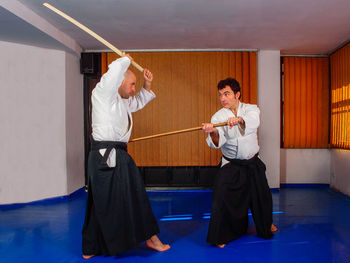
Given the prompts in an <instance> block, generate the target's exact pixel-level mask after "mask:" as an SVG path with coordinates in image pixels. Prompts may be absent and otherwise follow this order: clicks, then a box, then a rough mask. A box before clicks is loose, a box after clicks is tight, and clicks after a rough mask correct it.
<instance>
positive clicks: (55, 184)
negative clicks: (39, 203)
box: [0, 42, 84, 204]
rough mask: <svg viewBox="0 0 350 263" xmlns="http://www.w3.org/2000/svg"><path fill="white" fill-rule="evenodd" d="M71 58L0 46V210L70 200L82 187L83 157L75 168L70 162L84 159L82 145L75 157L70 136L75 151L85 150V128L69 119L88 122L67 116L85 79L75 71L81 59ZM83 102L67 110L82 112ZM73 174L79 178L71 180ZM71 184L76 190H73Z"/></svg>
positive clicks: (78, 101) (14, 45)
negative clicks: (14, 205) (67, 197)
mask: <svg viewBox="0 0 350 263" xmlns="http://www.w3.org/2000/svg"><path fill="white" fill-rule="evenodd" d="M71 56H72V55H67V54H66V53H65V52H63V51H57V50H50V49H43V48H37V47H32V46H26V45H20V44H14V43H7V42H0V57H1V61H0V74H1V75H0V79H1V96H0V123H1V129H0V142H1V151H0V165H1V172H0V204H6V203H21V202H30V201H33V200H39V199H44V198H49V197H55V196H62V195H67V194H68V193H70V192H71V191H73V190H76V189H78V188H79V187H81V186H83V183H80V182H83V180H84V178H83V169H82V168H81V167H82V165H81V160H80V159H79V158H82V157H79V158H77V159H79V160H78V162H77V164H74V165H71V161H67V158H68V160H70V159H71V158H72V156H73V158H74V156H77V154H78V152H80V155H81V156H83V155H84V153H83V146H82V145H81V146H80V149H77V152H74V153H72V154H70V153H71V150H70V148H69V147H67V144H66V133H67V134H70V136H73V137H74V138H75V139H76V140H77V142H75V145H77V144H78V145H79V144H82V143H81V142H80V139H79V136H80V137H83V133H82V131H80V129H81V127H80V126H81V125H82V124H81V125H80V124H77V125H76V126H77V127H75V126H74V127H73V128H72V127H71V125H72V120H70V121H68V122H66V116H70V114H72V116H76V115H78V117H74V118H75V121H76V122H78V123H79V122H82V121H83V118H82V116H80V115H81V113H78V114H77V113H75V112H72V113H68V112H67V113H66V97H67V96H68V94H69V92H70V93H74V94H76V91H71V89H72V88H73V86H76V85H78V86H77V87H74V88H76V89H78V90H79V91H80V90H81V89H82V81H81V76H80V74H79V75H76V70H72V68H74V67H75V66H76V65H77V63H78V61H79V59H78V58H72V57H71ZM67 64H68V65H69V68H68V67H67ZM67 69H68V71H69V70H72V72H71V73H69V72H67ZM71 81H72V82H71ZM67 83H70V84H69V85H67ZM68 89H69V92H67V95H66V90H68ZM79 96H81V95H77V94H76V95H73V96H72V100H71V101H70V103H77V105H76V106H74V107H73V106H70V107H67V109H68V110H69V111H70V110H73V109H75V107H80V108H82V104H80V105H78V103H81V100H82V99H81V97H80V99H79V98H77V97H79ZM67 105H68V104H67ZM81 110H82V109H80V112H81ZM80 133H81V134H80ZM68 137H69V136H68ZM68 137H67V138H68ZM67 143H71V140H68V139H67ZM67 151H68V153H69V154H67ZM73 162H74V161H73ZM72 167H73V168H72ZM79 169H81V171H79ZM71 173H76V174H74V176H73V175H71V176H69V177H68V176H67V174H71ZM78 173H80V174H79V175H78ZM78 176H80V177H81V179H80V180H78V179H77V177H78ZM72 182H73V187H68V185H69V184H71V183H72ZM78 185H79V186H78ZM68 189H69V191H70V192H69V191H68Z"/></svg>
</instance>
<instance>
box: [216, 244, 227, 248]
mask: <svg viewBox="0 0 350 263" xmlns="http://www.w3.org/2000/svg"><path fill="white" fill-rule="evenodd" d="M216 246H217V247H219V248H224V247H225V246H226V244H218V245H216Z"/></svg>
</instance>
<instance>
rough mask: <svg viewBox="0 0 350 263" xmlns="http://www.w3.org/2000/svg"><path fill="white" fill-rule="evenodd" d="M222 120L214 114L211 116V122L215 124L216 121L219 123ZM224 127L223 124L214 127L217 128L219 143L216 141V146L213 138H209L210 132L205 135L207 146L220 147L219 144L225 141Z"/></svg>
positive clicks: (221, 144)
mask: <svg viewBox="0 0 350 263" xmlns="http://www.w3.org/2000/svg"><path fill="white" fill-rule="evenodd" d="M220 122H222V121H220V120H219V119H218V118H217V116H216V115H215V114H214V116H213V117H212V118H211V123H213V124H217V123H220ZM224 127H225V126H221V127H216V129H217V130H218V133H219V143H218V146H216V145H215V144H214V143H213V140H212V139H211V137H210V134H208V137H207V144H208V146H209V147H211V148H214V149H219V148H221V146H223V145H224V144H225V143H226V141H227V140H226V137H225V132H224Z"/></svg>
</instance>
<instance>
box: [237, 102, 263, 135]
mask: <svg viewBox="0 0 350 263" xmlns="http://www.w3.org/2000/svg"><path fill="white" fill-rule="evenodd" d="M240 117H241V118H242V119H243V120H244V122H245V129H244V130H242V129H240V132H241V133H242V135H243V136H246V135H249V134H252V133H255V132H256V129H257V128H258V127H259V125H260V110H259V108H258V106H256V105H249V106H247V109H246V110H245V114H244V115H242V116H240Z"/></svg>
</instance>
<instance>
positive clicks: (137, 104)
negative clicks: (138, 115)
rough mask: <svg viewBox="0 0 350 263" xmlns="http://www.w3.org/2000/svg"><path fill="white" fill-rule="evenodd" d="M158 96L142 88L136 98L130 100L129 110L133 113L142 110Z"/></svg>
mask: <svg viewBox="0 0 350 263" xmlns="http://www.w3.org/2000/svg"><path fill="white" fill-rule="evenodd" d="M155 97H156V95H155V94H154V93H153V91H147V90H145V89H144V88H142V89H141V90H140V91H139V92H138V93H137V94H136V95H135V96H132V97H130V98H129V99H128V103H129V109H130V111H131V112H135V111H138V110H141V109H142V108H143V107H145V105H146V104H147V103H148V102H150V101H151V100H153V99H154V98H155Z"/></svg>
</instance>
